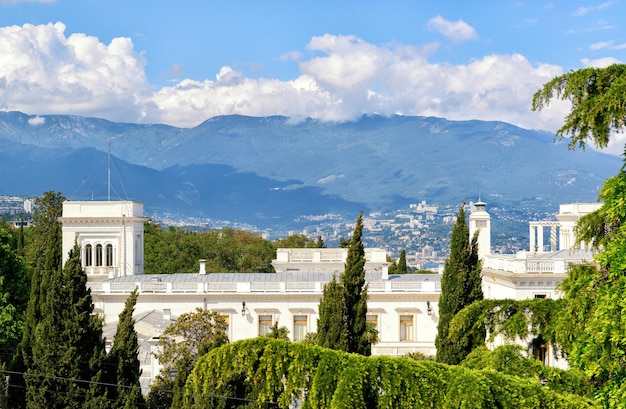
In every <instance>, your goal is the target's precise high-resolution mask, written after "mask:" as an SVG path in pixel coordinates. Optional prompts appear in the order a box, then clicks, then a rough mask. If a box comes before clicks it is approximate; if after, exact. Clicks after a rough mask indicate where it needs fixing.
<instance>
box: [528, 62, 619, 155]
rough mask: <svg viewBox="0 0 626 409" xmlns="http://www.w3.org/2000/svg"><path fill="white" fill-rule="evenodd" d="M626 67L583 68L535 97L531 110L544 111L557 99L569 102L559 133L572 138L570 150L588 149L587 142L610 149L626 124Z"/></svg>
mask: <svg viewBox="0 0 626 409" xmlns="http://www.w3.org/2000/svg"><path fill="white" fill-rule="evenodd" d="M625 95H626V65H624V64H614V65H611V66H609V67H606V68H594V67H590V68H583V69H579V70H575V71H570V72H568V73H566V74H563V75H560V76H558V77H556V78H553V79H552V80H551V81H549V82H547V83H546V84H544V85H543V87H542V88H541V89H539V90H538V91H537V92H536V93H535V95H534V96H533V101H532V109H533V110H542V109H543V108H544V107H546V106H548V105H549V104H550V102H551V101H552V100H553V99H555V98H558V99H561V100H569V101H570V102H571V103H572V108H571V111H570V113H569V114H568V115H567V116H566V117H565V122H564V124H563V126H562V127H561V128H560V129H559V130H558V131H557V133H556V135H557V137H558V138H563V137H569V138H571V139H570V142H569V147H570V149H574V148H576V147H580V148H582V149H584V148H585V145H586V143H587V142H588V140H591V141H592V142H593V144H594V145H595V146H596V147H598V148H605V147H607V145H608V143H609V140H610V137H611V133H612V132H616V131H621V130H622V129H623V128H624V125H625V121H626V98H625V97H624V96H625Z"/></svg>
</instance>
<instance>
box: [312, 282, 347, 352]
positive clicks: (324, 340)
mask: <svg viewBox="0 0 626 409" xmlns="http://www.w3.org/2000/svg"><path fill="white" fill-rule="evenodd" d="M343 312H344V301H343V288H342V287H341V285H340V284H339V283H338V282H337V278H336V277H333V279H332V280H331V281H329V282H328V283H326V284H325V285H324V294H323V296H322V299H321V300H320V305H319V318H318V320H317V336H316V338H315V340H316V343H317V344H318V345H319V346H321V347H324V348H331V349H337V350H340V351H347V350H348V327H347V325H345V321H344V316H343Z"/></svg>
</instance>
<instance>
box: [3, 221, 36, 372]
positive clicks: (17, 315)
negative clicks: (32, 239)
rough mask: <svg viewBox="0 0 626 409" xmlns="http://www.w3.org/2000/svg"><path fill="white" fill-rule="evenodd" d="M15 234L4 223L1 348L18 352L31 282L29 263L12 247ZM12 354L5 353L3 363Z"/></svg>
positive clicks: (7, 360)
mask: <svg viewBox="0 0 626 409" xmlns="http://www.w3.org/2000/svg"><path fill="white" fill-rule="evenodd" d="M11 241H12V237H11V234H10V233H9V231H7V230H5V228H4V227H3V226H2V225H0V350H2V351H15V349H16V348H17V344H18V343H19V342H20V341H21V339H22V326H23V323H24V313H25V311H26V305H27V303H28V295H29V291H28V290H29V284H30V283H29V281H28V275H27V272H26V264H25V263H24V260H23V259H22V257H20V256H18V255H17V254H16V251H14V250H13V249H12V248H11ZM10 359H11V357H9V356H3V357H2V359H1V362H4V363H7V362H9V361H10Z"/></svg>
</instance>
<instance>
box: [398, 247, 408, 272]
mask: <svg viewBox="0 0 626 409" xmlns="http://www.w3.org/2000/svg"><path fill="white" fill-rule="evenodd" d="M407 271H408V268H407V266H406V250H405V249H402V251H401V252H400V257H399V258H398V267H397V270H396V273H397V274H406V273H407Z"/></svg>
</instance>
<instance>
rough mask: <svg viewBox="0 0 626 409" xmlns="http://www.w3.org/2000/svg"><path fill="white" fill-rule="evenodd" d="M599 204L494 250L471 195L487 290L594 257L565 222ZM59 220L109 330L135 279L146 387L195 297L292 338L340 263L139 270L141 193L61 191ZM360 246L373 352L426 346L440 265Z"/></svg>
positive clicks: (299, 335)
mask: <svg viewBox="0 0 626 409" xmlns="http://www.w3.org/2000/svg"><path fill="white" fill-rule="evenodd" d="M598 206H599V205H598V204H567V205H561V207H560V213H559V214H558V215H557V221H549V222H548V221H547V222H531V223H530V233H531V234H530V238H531V239H530V241H531V243H530V245H529V250H528V251H523V252H520V253H518V254H511V255H495V254H491V253H490V248H491V244H490V234H491V232H490V230H491V218H490V216H489V214H488V213H487V212H486V210H485V203H482V202H478V203H475V204H473V205H472V208H471V212H470V218H469V223H470V233H473V231H475V230H476V229H479V230H480V234H479V249H480V251H481V254H480V256H481V258H482V260H483V273H482V275H483V291H484V294H485V297H487V298H514V299H524V298H532V297H552V298H556V297H558V296H559V294H558V293H557V292H556V291H555V286H556V285H557V284H559V283H560V282H561V281H562V280H563V278H565V276H566V271H567V268H568V267H567V266H568V264H569V263H579V262H582V261H583V260H591V258H592V253H591V252H590V251H589V250H586V249H582V250H581V249H574V248H573V247H572V245H573V243H574V240H573V233H572V230H573V226H574V224H575V223H576V220H578V218H579V217H580V216H581V215H584V214H586V213H589V212H591V211H593V210H595V209H597V208H598ZM60 221H61V222H62V224H63V254H64V255H65V256H64V257H65V258H67V256H68V253H69V251H70V250H71V248H72V247H73V246H74V243H78V245H79V246H80V248H81V251H82V262H83V265H84V268H85V272H86V273H87V277H88V286H89V287H90V288H91V295H92V297H93V301H94V305H95V311H96V312H97V313H99V314H101V316H102V317H103V319H104V332H105V336H106V337H107V338H108V339H112V338H113V336H114V334H115V327H116V325H117V320H118V315H119V313H120V312H121V311H122V309H123V308H124V303H125V301H126V299H127V297H128V295H129V294H130V292H131V291H133V290H134V289H135V288H138V290H139V298H138V300H137V305H136V307H135V313H134V318H135V320H136V326H135V329H136V331H137V333H138V337H139V341H140V362H141V365H142V369H143V375H142V377H143V379H142V381H143V385H144V386H145V387H147V385H148V384H149V382H150V381H151V380H152V379H153V378H154V377H155V376H156V375H157V374H158V372H159V369H160V367H159V365H158V362H156V359H155V358H154V357H153V355H152V353H151V351H153V350H154V348H155V347H156V343H157V341H158V337H159V336H160V334H161V333H162V331H163V330H164V329H165V328H166V327H167V326H168V325H169V323H171V322H172V321H175V320H176V318H177V317H178V316H179V315H181V314H183V313H187V312H192V311H193V310H195V309H196V308H198V307H200V308H203V309H209V310H211V311H216V312H219V313H220V314H222V315H224V316H225V317H226V319H227V322H228V336H229V339H230V340H231V341H237V340H240V339H245V338H251V337H256V336H259V335H263V334H265V333H267V332H268V330H269V328H270V326H271V325H272V324H274V323H275V322H278V324H279V326H284V327H286V328H287V329H288V330H289V337H290V339H292V340H293V341H300V340H302V339H304V337H305V336H306V334H307V333H309V332H315V331H316V324H317V318H318V305H319V301H320V298H321V296H322V291H323V288H324V284H325V283H327V282H328V281H330V280H331V279H332V277H333V275H339V274H340V273H341V272H342V271H343V269H344V263H345V261H346V256H347V250H346V249H340V248H322V249H315V248H311V249H308V248H307V249H278V251H277V254H276V259H275V260H274V261H273V262H272V264H273V266H274V268H275V270H276V273H275V274H262V273H251V274H246V273H211V272H207V271H206V269H205V263H204V261H203V260H200V261H199V266H198V273H197V274H167V273H168V272H167V271H164V272H163V273H164V274H158V275H144V274H143V249H144V230H143V226H144V222H145V221H147V218H145V217H144V215H143V205H142V204H141V203H138V202H131V201H107V202H101V201H67V202H65V203H64V204H63V216H62V217H61V218H60ZM545 228H547V229H545ZM546 237H548V239H547V240H545V239H546ZM544 243H549V245H544ZM365 255H366V261H367V262H366V265H365V269H366V281H367V286H368V294H369V300H368V315H367V319H368V321H370V322H371V323H373V324H374V325H375V326H376V328H377V329H378V334H379V342H378V343H377V344H375V345H374V346H373V347H372V354H373V355H390V356H401V355H406V354H407V353H409V352H421V353H423V354H425V355H434V354H435V336H436V334H437V322H438V300H439V296H440V294H441V275H440V274H403V275H390V274H389V273H388V266H389V263H388V262H387V258H386V252H385V251H384V250H382V249H377V248H371V249H366V251H365Z"/></svg>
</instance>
